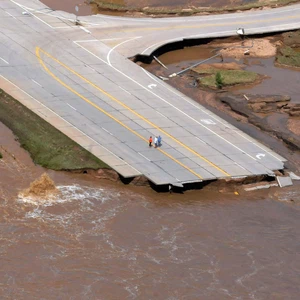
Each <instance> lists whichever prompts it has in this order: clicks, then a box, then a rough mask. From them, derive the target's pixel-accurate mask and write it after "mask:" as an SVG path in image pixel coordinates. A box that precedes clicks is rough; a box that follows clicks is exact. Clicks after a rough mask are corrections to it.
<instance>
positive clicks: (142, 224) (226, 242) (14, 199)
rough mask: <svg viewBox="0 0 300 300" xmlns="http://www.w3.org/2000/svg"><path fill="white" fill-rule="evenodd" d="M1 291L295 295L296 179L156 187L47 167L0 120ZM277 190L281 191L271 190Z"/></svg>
mask: <svg viewBox="0 0 300 300" xmlns="http://www.w3.org/2000/svg"><path fill="white" fill-rule="evenodd" d="M0 132H1V138H0V144H1V152H2V153H3V159H2V160H0V174H1V177H0V178H1V181H0V220H1V231H0V236H1V244H0V261H1V269H0V274H1V285H0V295H1V299H162V300H164V299H205V300H206V299H298V296H299V293H300V288H299V270H300V259H299V234H300V221H299V213H300V205H298V204H297V203H291V202H290V201H289V200H290V199H292V198H293V199H297V198H299V196H300V193H299V189H297V188H293V189H289V190H280V189H273V190H272V191H271V190H270V191H261V192H254V193H249V194H246V193H244V194H241V195H235V194H234V193H233V192H232V191H228V192H223V193H219V192H211V191H190V192H186V193H185V194H181V195H176V194H157V193H155V192H154V191H152V190H151V189H150V188H146V187H143V188H142V187H130V186H124V185H122V184H119V183H111V182H108V181H104V180H102V181H99V180H95V179H93V178H91V177H89V176H88V175H83V174H70V173H66V172H54V171H46V172H47V173H48V175H49V176H50V177H51V178H52V179H53V180H54V182H55V184H56V188H57V189H58V190H59V196H56V197H50V196H47V197H46V198H44V197H40V198H31V197H20V196H18V193H19V192H20V191H22V190H24V189H25V188H27V187H28V186H29V184H30V182H31V181H33V180H34V179H36V178H37V177H38V176H40V175H41V174H42V173H44V172H45V170H44V169H43V168H40V167H37V166H35V165H34V164H33V163H32V162H31V160H30V157H29V155H28V154H27V153H26V152H25V151H24V150H22V149H21V148H20V147H19V145H18V144H17V142H16V141H15V140H14V138H13V135H12V134H11V132H9V131H8V130H7V129H6V128H5V127H4V126H3V125H0ZM279 200H280V201H279Z"/></svg>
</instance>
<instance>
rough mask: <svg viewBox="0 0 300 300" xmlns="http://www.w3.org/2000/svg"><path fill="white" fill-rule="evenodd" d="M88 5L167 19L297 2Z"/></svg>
mask: <svg viewBox="0 0 300 300" xmlns="http://www.w3.org/2000/svg"><path fill="white" fill-rule="evenodd" d="M90 2H91V4H93V5H95V6H96V7H97V10H98V13H101V14H113V15H114V14H115V15H124V16H130V17H145V16H149V17H170V16H191V15H207V14H221V13H222V14H224V13H232V12H240V11H246V10H258V9H260V10H261V9H270V8H274V7H280V6H285V5H289V4H292V3H297V2H299V0H273V1H262V0H257V1H255V0H254V1H243V0H231V1H228V0H217V1H212V0H196V1H189V0H177V1H170V0H164V1H155V0H143V1H136V0H127V1H125V2H124V1H120V0H110V1H109V0H92V1H90Z"/></svg>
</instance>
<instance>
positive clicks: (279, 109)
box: [144, 30, 300, 165]
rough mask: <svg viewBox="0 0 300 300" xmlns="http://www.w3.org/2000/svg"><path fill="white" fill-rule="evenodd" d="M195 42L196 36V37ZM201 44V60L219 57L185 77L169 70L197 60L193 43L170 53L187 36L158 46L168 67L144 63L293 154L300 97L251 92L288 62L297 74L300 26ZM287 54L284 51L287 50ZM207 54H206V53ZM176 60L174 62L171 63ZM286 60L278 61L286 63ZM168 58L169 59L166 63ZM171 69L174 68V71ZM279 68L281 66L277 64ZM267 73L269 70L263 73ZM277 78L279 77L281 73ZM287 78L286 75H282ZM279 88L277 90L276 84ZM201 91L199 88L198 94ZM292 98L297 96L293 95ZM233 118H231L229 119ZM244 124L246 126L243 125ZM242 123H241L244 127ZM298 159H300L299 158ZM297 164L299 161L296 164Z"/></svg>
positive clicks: (299, 135) (299, 136)
mask: <svg viewBox="0 0 300 300" xmlns="http://www.w3.org/2000/svg"><path fill="white" fill-rule="evenodd" d="M193 43H195V40H193ZM198 43H199V44H200V46H198V47H195V51H196V52H197V53H198V55H199V56H198V57H200V58H198V61H201V60H204V59H206V58H208V57H210V56H212V54H214V53H217V52H219V54H220V55H219V56H218V57H217V58H215V59H214V60H211V61H208V62H206V63H205V64H201V65H199V66H198V67H196V68H193V69H191V70H190V71H188V72H186V73H184V74H182V75H181V76H177V77H173V78H168V77H169V76H168V75H169V74H170V73H172V72H174V70H176V72H178V70H180V71H181V70H182V69H184V68H186V67H185V66H189V65H191V64H194V61H195V60H196V58H195V57H193V56H191V57H193V58H191V59H190V61H189V59H188V55H186V53H185V51H187V50H188V51H187V52H188V53H192V51H190V49H191V48H186V49H187V50H186V49H183V50H176V51H175V52H174V53H176V54H174V55H175V57H176V58H174V60H172V55H173V54H172V53H173V52H168V53H166V52H167V51H168V50H170V49H172V48H173V49H174V48H175V49H180V48H184V47H188V46H189V45H188V41H184V42H183V43H182V44H181V45H180V43H177V44H176V45H175V44H173V45H165V46H164V47H162V48H161V49H157V50H156V52H157V55H158V54H162V53H165V54H163V55H162V56H161V57H159V59H161V60H162V62H163V63H164V64H166V65H167V67H168V68H169V69H168V70H166V69H164V68H162V67H161V66H160V65H159V64H157V63H153V66H150V67H147V66H145V65H144V67H146V68H147V69H148V70H149V71H150V72H153V73H155V74H156V75H157V76H160V78H167V79H169V80H168V81H167V82H168V83H170V84H171V85H172V86H174V87H176V88H177V89H179V90H181V91H182V92H184V93H185V94H187V95H189V96H190V97H191V98H193V99H194V100H196V101H197V102H199V103H200V104H202V105H204V106H205V107H207V108H209V109H210V110H212V111H213V112H215V113H216V114H218V115H219V116H221V117H222V118H224V117H225V119H227V120H229V122H231V123H234V121H233V119H235V121H238V122H240V123H234V125H235V126H237V127H239V128H240V129H241V130H243V131H245V130H246V131H247V133H248V134H249V133H250V134H251V135H252V136H253V137H254V138H256V139H258V140H260V141H261V142H262V143H264V144H266V145H267V146H270V145H269V140H270V139H269V138H266V136H265V135H264V136H263V135H262V134H260V132H258V131H255V130H252V129H250V128H247V124H252V125H255V126H256V127H257V128H259V129H260V130H263V131H264V132H267V133H268V134H269V135H270V136H271V137H272V136H275V137H276V138H278V139H280V140H282V141H284V142H285V145H286V146H288V147H287V149H284V147H283V146H282V145H281V146H280V147H279V146H276V144H278V142H276V139H275V140H274V139H273V141H272V146H271V147H272V149H275V151H279V149H280V150H282V152H281V155H283V156H284V157H286V158H287V157H288V156H290V152H289V149H292V150H293V153H295V152H297V153H298V152H299V149H300V132H299V131H300V130H299V128H300V107H299V105H300V99H296V98H294V99H292V101H291V100H290V99H291V98H290V96H289V95H288V94H286V93H284V94H275V95H274V93H272V89H267V90H266V91H264V92H265V93H264V94H251V89H252V88H253V87H255V86H256V85H258V84H260V83H262V84H263V82H264V80H266V79H268V80H271V79H272V76H273V75H275V74H274V73H272V72H274V71H275V72H276V68H277V69H278V67H286V66H287V65H288V67H289V68H291V70H290V72H293V74H294V75H293V74H291V76H292V77H293V78H294V77H295V73H296V72H297V70H298V68H297V67H298V60H299V57H300V56H299V54H300V52H299V48H300V31H299V30H298V31H293V32H286V33H283V34H274V35H270V36H266V35H262V36H252V37H247V38H246V39H244V40H241V39H239V38H238V37H231V38H225V39H215V40H213V39H209V40H199V41H198ZM287 47H289V48H290V49H292V50H293V51H290V52H288V53H289V55H287V56H286V57H285V58H284V59H283V58H282V55H283V54H282V53H283V52H284V51H282V49H286V48H287ZM284 53H285V54H286V52H284ZM203 54H204V56H203ZM275 56H276V59H275V65H276V67H272V72H270V71H269V72H267V73H264V72H265V69H264V68H265V67H266V65H264V63H263V60H266V59H268V58H272V57H273V58H274V57H275ZM178 57H185V58H186V61H185V62H182V61H180V60H178ZM172 61H174V62H172ZM283 61H284V65H283V64H282V63H279V62H283ZM168 62H169V63H168ZM252 65H258V66H261V67H264V68H260V69H259V68H256V70H258V72H257V73H256V72H253V71H249V70H253V69H254V68H252V67H251V66H252ZM171 70H172V71H171ZM278 70H279V69H278ZM284 70H285V73H288V72H289V69H284ZM217 73H219V75H220V77H221V83H220V85H219V86H218V84H217V80H216V75H217ZM265 74H268V75H265ZM277 77H278V76H277ZM284 79H285V80H286V81H287V82H289V79H288V78H286V77H285V78H284ZM284 79H283V80H282V81H281V83H280V84H282V86H283V87H285V85H286V83H287V82H286V81H285V80H284ZM276 88H277V92H278V90H279V88H278V87H276ZM295 88H297V84H296V83H295V82H294V86H293V84H292V83H290V85H289V89H290V91H294V90H295ZM243 89H244V90H245V89H247V92H246V93H245V92H239V90H243ZM200 91H201V93H200ZM293 97H298V95H297V94H296V95H294V94H293ZM226 115H227V116H229V118H233V119H231V120H230V119H228V117H226ZM241 123H243V125H242V124H241ZM240 125H241V126H240ZM295 162H299V159H296V160H295ZM294 165H297V163H295V164H294Z"/></svg>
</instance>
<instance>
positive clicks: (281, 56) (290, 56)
mask: <svg viewBox="0 0 300 300" xmlns="http://www.w3.org/2000/svg"><path fill="white" fill-rule="evenodd" d="M276 61H277V63H279V64H282V65H286V66H291V67H300V52H297V51H295V50H294V49H293V48H291V47H282V48H280V49H279V50H278V51H277V55H276Z"/></svg>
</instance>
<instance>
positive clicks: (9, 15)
mask: <svg viewBox="0 0 300 300" xmlns="http://www.w3.org/2000/svg"><path fill="white" fill-rule="evenodd" d="M5 12H6V13H7V14H8V15H9V16H11V17H13V18H14V19H17V18H16V17H15V16H13V15H12V14H11V13H9V12H8V11H5Z"/></svg>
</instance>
